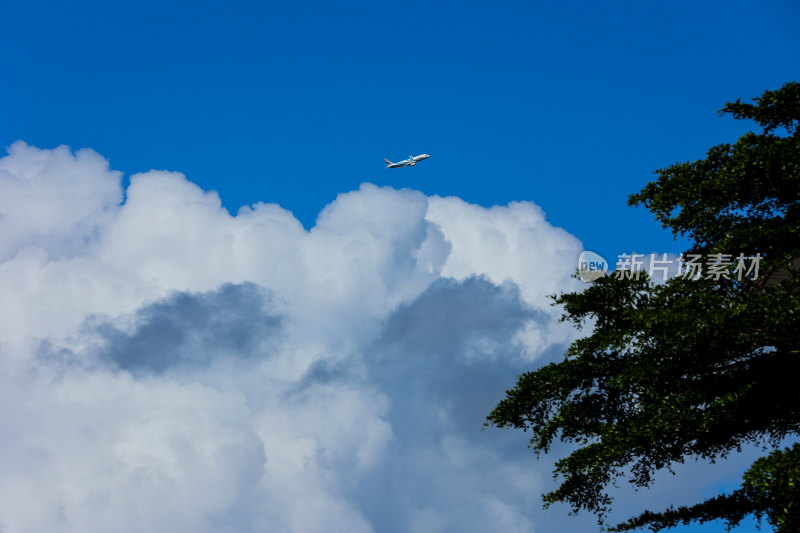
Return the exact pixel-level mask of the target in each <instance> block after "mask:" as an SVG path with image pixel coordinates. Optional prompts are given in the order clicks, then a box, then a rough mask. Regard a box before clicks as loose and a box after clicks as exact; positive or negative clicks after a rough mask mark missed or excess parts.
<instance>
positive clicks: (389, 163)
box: [383, 157, 394, 165]
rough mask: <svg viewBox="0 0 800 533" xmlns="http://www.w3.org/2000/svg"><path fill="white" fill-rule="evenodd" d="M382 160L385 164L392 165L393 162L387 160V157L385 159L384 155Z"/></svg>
mask: <svg viewBox="0 0 800 533" xmlns="http://www.w3.org/2000/svg"><path fill="white" fill-rule="evenodd" d="M383 161H384V162H385V163H386V164H387V165H393V164H394V163H392V162H391V161H389V160H388V159H386V158H385V157H384V158H383Z"/></svg>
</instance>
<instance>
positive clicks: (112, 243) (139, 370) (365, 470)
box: [0, 142, 591, 533]
mask: <svg viewBox="0 0 800 533" xmlns="http://www.w3.org/2000/svg"><path fill="white" fill-rule="evenodd" d="M122 198H123V191H122V189H121V180H120V174H119V173H118V172H115V171H111V170H109V167H108V163H107V162H106V161H105V160H104V159H103V158H102V157H101V156H100V155H98V154H96V153H95V152H93V151H91V150H80V151H77V152H74V153H73V152H72V151H71V150H70V149H68V148H66V147H59V148H56V149H52V150H41V149H38V148H34V147H31V146H28V145H26V144H24V143H21V142H20V143H16V144H14V145H12V147H11V148H10V149H9V155H7V156H6V157H4V158H2V159H0V229H2V232H1V233H0V301H2V302H3V306H2V308H0V370H1V371H2V372H0V400H2V402H3V405H4V409H3V410H2V411H1V412H0V436H2V440H3V454H0V529H1V530H2V531H4V532H7V533H11V532H14V533H17V532H19V533H27V532H39V531H70V532H71V531H75V532H78V531H79V532H89V533H91V532H94V531H111V530H113V531H120V532H126V531H153V532H159V531H197V532H204V531H209V532H211V531H213V532H220V531H221V532H227V531H229V532H234V531H235V532H248V531H253V532H255V531H271V532H281V531H287V532H289V531H291V532H318V531H326V532H327V531H348V532H362V531H363V532H372V531H381V532H392V531H421V532H425V531H431V532H440V531H459V532H467V531H487V530H504V531H509V532H512V531H531V530H536V529H540V528H541V527H543V525H546V530H548V531H558V530H564V531H571V530H575V528H576V524H585V523H586V520H585V519H583V518H581V519H577V521H575V520H573V521H566V522H563V523H561V522H559V523H554V522H553V521H552V519H550V518H547V517H546V516H544V515H541V509H540V504H539V499H538V493H540V492H541V491H542V490H544V489H545V488H546V487H547V486H548V485H547V483H548V480H549V478H550V474H549V471H550V465H549V464H548V463H543V464H538V465H537V464H536V463H534V462H532V460H531V457H530V454H529V452H528V451H527V449H526V448H525V435H524V434H520V433H518V432H502V431H497V430H489V431H481V427H482V423H483V420H484V418H485V416H486V414H488V412H489V411H490V410H491V408H492V407H493V406H494V405H495V404H496V402H497V401H498V400H500V399H501V398H502V396H503V391H504V390H505V389H507V388H509V387H510V386H512V385H513V382H514V379H515V376H516V375H517V374H518V373H520V372H523V371H525V370H527V369H529V368H531V367H532V365H535V364H536V360H537V359H538V360H541V361H544V360H548V359H549V358H552V357H557V356H558V355H559V354H560V353H561V352H562V351H563V348H564V347H565V345H566V343H568V342H569V341H570V339H571V338H572V336H573V335H574V332H573V331H572V330H571V329H569V327H568V326H567V325H565V324H563V323H559V322H558V321H557V314H558V312H559V311H558V310H557V309H553V308H551V307H550V305H549V303H550V302H549V300H547V299H546V298H545V295H547V294H551V293H554V292H559V291H561V290H572V289H575V288H578V287H580V286H581V285H580V282H578V281H576V280H574V279H572V278H570V274H571V273H572V272H574V270H575V267H576V261H577V257H578V255H579V253H580V251H581V246H580V242H579V241H578V240H577V239H576V238H575V237H573V236H571V235H569V234H568V233H567V232H565V231H564V230H562V229H559V228H555V227H553V226H551V225H550V224H549V223H548V222H547V220H546V219H545V216H544V214H543V212H542V211H541V209H539V208H538V207H537V206H536V205H535V204H532V203H529V202H518V203H513V204H510V205H508V206H495V207H491V208H484V207H480V206H476V205H471V204H468V203H466V202H463V201H462V200H460V199H458V198H440V197H435V196H434V197H427V196H425V195H424V194H422V193H420V192H418V191H412V190H407V189H402V190H397V189H393V188H390V187H376V186H374V185H371V184H364V185H362V186H361V187H360V188H359V189H358V190H356V191H351V192H347V193H343V194H341V195H339V196H338V197H337V198H336V199H335V200H334V201H333V202H332V203H331V204H330V205H328V206H327V207H326V208H325V209H324V210H323V211H322V212H321V213H320V215H319V217H318V219H317V223H316V225H315V226H314V227H313V228H312V229H311V230H309V231H306V230H305V229H304V228H303V227H302V225H301V224H300V223H299V222H298V221H297V220H296V219H295V218H294V217H293V216H292V214H291V213H290V212H288V211H286V210H285V209H283V208H281V207H280V206H278V205H275V204H267V203H257V204H254V205H252V206H248V207H243V208H242V209H240V210H239V211H238V212H237V213H236V214H235V215H232V214H231V213H229V212H228V211H227V210H225V209H224V208H223V207H222V204H221V202H220V199H219V197H218V196H217V194H216V193H215V192H209V191H204V190H202V189H200V188H199V187H197V186H196V185H194V184H193V183H191V182H190V181H188V180H187V179H186V178H185V177H184V176H183V175H182V174H179V173H175V172H162V171H150V172H146V173H142V174H137V175H134V176H132V177H131V180H130V186H129V187H128V189H127V190H126V191H125V195H124V198H125V201H124V202H122ZM542 480H544V482H543V481H542ZM589 521H591V519H589Z"/></svg>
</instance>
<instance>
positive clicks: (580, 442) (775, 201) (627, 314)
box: [488, 83, 800, 531]
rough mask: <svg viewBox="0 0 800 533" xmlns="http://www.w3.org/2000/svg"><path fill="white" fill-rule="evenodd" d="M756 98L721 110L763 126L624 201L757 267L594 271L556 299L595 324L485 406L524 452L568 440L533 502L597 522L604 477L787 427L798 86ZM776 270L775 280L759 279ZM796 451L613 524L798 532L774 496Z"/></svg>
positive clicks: (797, 286)
mask: <svg viewBox="0 0 800 533" xmlns="http://www.w3.org/2000/svg"><path fill="white" fill-rule="evenodd" d="M756 102H757V103H756V105H751V104H742V103H740V102H738V101H737V102H736V103H732V104H728V105H727V106H726V107H725V108H724V109H723V110H722V112H724V113H731V114H733V116H734V117H735V118H739V119H753V120H755V121H756V122H758V123H759V124H760V126H761V127H762V128H763V131H762V132H761V133H747V134H745V135H743V136H742V137H741V138H740V139H739V140H738V142H737V143H736V144H734V145H720V146H716V147H714V148H712V149H711V150H709V152H708V154H707V155H708V156H707V158H706V159H704V160H700V161H694V162H689V163H678V164H675V165H673V166H671V167H669V168H667V169H662V170H659V171H657V174H658V180H657V181H656V182H653V183H650V184H648V185H647V186H646V187H645V188H644V189H643V190H642V191H641V192H640V193H638V194H635V195H632V196H631V198H630V200H629V204H631V205H644V206H645V207H647V208H648V209H649V210H650V211H652V212H653V213H654V214H655V216H656V218H657V219H658V220H660V221H661V222H662V224H663V225H664V227H667V228H671V230H672V231H673V232H674V233H675V234H676V235H677V234H681V235H688V236H689V237H690V238H692V239H693V241H694V245H693V247H692V249H691V250H689V251H690V252H693V253H703V254H710V253H733V254H736V253H738V252H745V253H747V254H756V253H760V254H761V255H762V256H764V257H765V259H764V260H763V261H762V263H761V273H760V279H758V280H753V279H747V278H744V279H742V280H737V279H725V278H721V279H719V280H713V279H697V280H693V279H683V278H679V277H675V278H672V279H670V280H669V281H668V282H667V283H665V284H661V285H654V284H653V283H651V282H650V281H649V280H648V279H647V277H646V276H642V277H641V278H640V279H616V278H615V277H605V278H601V279H599V280H598V281H596V282H594V283H593V284H592V285H590V286H589V287H588V288H587V289H586V290H585V291H584V292H581V293H568V294H562V295H560V296H557V297H554V300H555V302H554V305H563V306H564V309H565V314H564V317H563V318H562V319H563V320H569V321H571V322H573V323H575V324H576V325H577V326H579V327H580V326H582V325H585V324H587V323H593V324H594V329H593V331H592V334H591V335H590V336H588V337H585V338H583V339H580V340H578V341H576V342H574V343H573V344H572V345H571V346H570V348H569V349H568V350H567V352H566V354H565V358H564V360H563V361H561V362H558V363H552V364H549V365H547V366H544V367H543V368H540V369H538V370H536V371H533V372H528V373H525V374H523V375H521V376H519V379H518V382H517V384H516V386H515V387H514V388H513V389H511V390H509V391H508V392H507V396H506V398H505V399H504V400H503V401H501V402H500V403H499V404H498V405H497V407H496V408H495V409H494V410H493V411H492V413H491V414H490V415H489V417H488V420H489V423H491V424H494V425H496V426H499V427H513V428H520V429H524V430H526V431H527V430H530V431H531V432H532V437H531V440H530V446H531V447H532V448H533V450H534V451H535V452H536V453H537V454H538V453H547V452H548V451H549V450H550V446H551V444H552V443H553V441H554V440H555V439H558V440H561V441H564V442H570V443H574V444H576V445H577V448H576V449H575V450H574V451H573V452H572V453H570V454H569V455H568V456H566V457H563V458H561V459H559V460H558V461H557V462H556V467H555V472H554V476H555V477H556V478H557V479H560V480H561V484H560V485H559V486H558V487H557V488H556V489H555V490H553V491H552V492H550V493H548V494H545V495H544V501H545V505H546V506H547V505H549V504H550V503H553V502H565V503H567V504H569V505H570V507H571V509H572V511H573V512H577V511H580V510H586V511H590V512H593V513H595V514H597V515H598V518H599V520H600V522H601V523H603V521H604V519H605V517H606V516H607V513H608V511H609V510H610V508H611V504H612V501H611V498H610V497H609V496H608V494H607V490H606V488H607V487H608V486H609V485H611V484H613V483H614V482H615V480H616V479H617V478H620V477H626V478H627V479H628V481H629V482H630V483H632V484H633V485H634V486H636V487H647V486H649V485H650V484H651V483H652V480H653V475H654V474H655V472H656V471H658V470H661V469H665V468H666V469H669V468H670V466H671V465H673V464H675V463H681V462H683V461H684V460H685V459H687V458H704V459H710V460H714V459H717V458H722V457H725V456H726V455H727V454H728V453H729V452H730V451H732V450H737V449H739V448H740V447H741V446H742V445H743V444H747V443H760V444H763V445H767V446H777V445H778V443H779V441H781V440H782V439H783V438H785V437H786V436H788V435H796V434H798V433H800V389H799V388H798V387H797V385H796V379H797V376H800V272H797V271H796V270H794V268H795V267H794V266H792V265H793V263H792V260H793V259H795V258H798V257H800V132H798V121H800V84H797V83H790V84H787V85H785V86H784V87H783V88H781V89H780V90H778V91H772V92H770V91H768V92H766V93H764V95H763V96H762V97H761V98H759V99H756ZM777 128H783V129H784V130H785V134H784V135H777V134H776V133H775V130H776V129H777ZM775 272H783V273H784V274H787V275H786V276H784V277H786V279H784V280H783V281H781V282H780V283H766V284H765V283H764V281H765V278H766V277H768V276H769V275H770V274H771V273H775ZM799 453H800V451H798V449H797V448H792V450H791V451H786V452H775V453H774V454H772V455H770V456H769V457H766V458H762V459H760V460H759V461H757V462H756V463H755V464H754V465H753V466H752V467H751V469H750V470H749V471H748V473H747V474H746V476H745V480H744V483H743V485H742V487H741V488H740V489H739V490H737V491H736V492H734V493H733V494H732V495H730V496H720V497H717V498H713V499H711V500H708V501H706V502H703V503H700V504H698V505H696V506H693V507H682V508H679V509H670V510H667V511H665V512H663V513H653V512H649V511H648V512H645V513H644V514H642V515H640V516H639V517H637V518H634V519H632V520H631V521H629V522H626V523H625V524H620V525H619V526H617V528H615V529H614V530H615V531H625V530H629V529H634V528H637V527H643V526H645V525H646V526H648V527H650V529H652V530H653V531H657V530H659V529H663V528H665V527H670V526H672V525H675V524H677V523H679V522H680V521H684V522H686V521H690V520H699V521H701V522H702V521H706V520H712V519H717V518H722V519H726V520H728V523H729V525H734V524H736V523H738V521H739V520H741V518H742V517H744V516H746V515H748V514H753V513H755V514H756V515H757V516H759V517H761V516H762V515H764V516H767V517H768V519H769V520H770V522H771V523H772V524H773V525H775V526H776V527H777V528H779V529H778V531H790V530H792V531H796V530H797V528H796V520H797V516H796V515H798V513H799V512H800V511H798V508H797V504H792V505H790V504H789V503H787V502H791V501H797V498H796V495H797V491H798V488H797V487H798V485H797V483H798V476H797V472H798V469H799V468H800V466H798V465H799V464H800V463H798V454H799ZM776 454H777V455H776ZM787 465H788V466H787ZM784 470H785V471H787V472H790V474H786V476H783V474H782V472H784ZM782 476H783V477H782ZM792 498H794V499H792ZM786 524H790V525H786ZM791 524H795V526H792V525H791ZM791 527H795V529H791ZM780 528H784V529H780ZM786 528H790V529H786Z"/></svg>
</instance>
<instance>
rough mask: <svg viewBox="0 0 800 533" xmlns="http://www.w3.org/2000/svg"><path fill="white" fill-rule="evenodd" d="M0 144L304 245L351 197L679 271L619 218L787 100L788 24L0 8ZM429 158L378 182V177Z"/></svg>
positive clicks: (394, 8) (676, 13) (234, 7)
mask: <svg viewBox="0 0 800 533" xmlns="http://www.w3.org/2000/svg"><path fill="white" fill-rule="evenodd" d="M0 9H2V13H1V14H2V22H0V24H2V35H0V39H1V41H0V43H2V46H3V49H4V50H6V53H5V54H4V59H3V71H4V75H3V78H4V79H5V82H4V83H3V84H2V85H1V86H0V97H2V99H3V101H4V102H5V103H6V105H4V106H3V109H2V111H0V113H2V115H0V143H2V144H3V145H8V144H10V143H11V142H13V141H15V140H17V139H23V140H25V141H26V142H28V143H30V144H34V145H36V146H41V147H52V146H55V145H58V144H67V145H69V146H72V147H75V148H78V147H85V146H88V147H92V148H94V149H95V150H97V151H98V152H99V153H101V154H103V155H104V156H106V157H108V158H109V159H110V161H111V164H112V166H113V167H114V168H116V169H120V170H122V171H124V172H126V173H127V174H130V173H133V172H138V171H143V170H149V169H151V168H157V169H170V170H179V171H181V172H183V173H185V174H186V175H187V176H188V177H189V178H190V179H191V180H193V181H195V182H196V183H198V184H200V185H201V186H202V187H204V188H208V189H216V190H217V191H219V192H220V195H221V197H222V199H223V201H224V202H225V205H226V206H227V207H229V208H230V209H232V210H234V211H235V210H236V209H238V207H239V206H240V205H247V204H252V203H254V202H256V201H266V202H276V203H279V204H280V205H282V206H284V207H286V208H287V209H289V210H291V211H292V212H293V213H294V214H295V215H296V216H297V217H298V218H299V220H300V221H301V222H302V223H303V224H304V225H305V226H306V227H310V226H312V225H313V224H314V220H315V218H316V215H317V213H318V212H319V210H320V209H321V208H322V207H323V206H324V205H326V204H327V203H329V202H330V201H332V200H333V199H334V198H335V195H336V194H337V193H339V192H342V191H347V190H351V189H354V188H356V187H357V186H358V185H359V184H360V183H361V182H364V181H369V182H372V183H376V184H379V185H383V184H389V185H392V186H395V187H410V188H414V189H418V190H421V191H423V192H425V193H426V194H438V195H456V196H459V197H461V198H463V199H465V200H467V201H470V202H475V203H479V204H481V205H493V204H505V203H507V202H509V201H514V200H532V201H534V202H536V203H537V204H538V205H540V206H541V207H542V208H543V209H544V210H545V212H546V213H547V216H548V219H549V220H550V221H552V223H553V224H555V225H557V226H562V227H564V228H565V229H567V230H568V231H570V232H571V233H573V234H574V235H577V236H578V237H579V238H580V239H581V240H582V241H583V242H584V245H585V246H586V247H587V248H589V249H594V250H596V251H599V252H601V254H604V255H612V256H613V255H615V254H617V253H621V252H623V251H627V250H634V249H636V250H639V251H664V252H667V251H680V248H681V247H680V246H678V245H676V244H673V243H672V241H671V238H670V237H669V236H668V235H666V234H665V233H664V232H662V231H661V228H660V227H659V225H658V224H656V223H655V222H651V217H650V216H649V214H648V213H646V212H645V211H644V210H643V209H630V208H627V207H626V206H625V200H626V199H627V196H628V195H629V194H631V193H633V192H636V191H638V190H639V189H640V188H641V187H642V186H643V185H644V184H645V183H646V182H647V181H648V180H650V179H652V177H653V174H652V172H653V171H654V170H655V169H658V168H663V167H665V166H667V165H669V164H671V163H673V162H676V161H682V160H689V159H694V158H699V157H701V156H702V155H703V154H704V151H705V150H706V149H707V148H709V147H710V146H712V145H715V144H718V143H721V142H725V141H732V140H735V138H736V137H737V136H738V135H739V134H740V133H741V132H742V131H743V129H744V128H746V127H747V126H744V125H742V124H738V123H736V121H734V120H732V119H730V118H719V117H718V116H717V114H716V111H717V110H718V109H719V108H720V107H722V105H723V104H724V103H725V102H727V101H730V100H734V99H735V98H738V97H741V98H743V99H749V98H752V97H754V96H757V95H759V94H760V93H761V92H762V91H764V90H766V89H774V88H777V87H779V86H780V85H781V84H782V83H784V82H786V81H789V80H791V79H793V78H794V77H795V76H796V72H797V62H796V57H797V54H798V52H800V37H798V34H797V32H796V31H794V30H795V29H796V22H797V19H798V15H799V13H798V11H799V10H800V8H798V6H797V5H796V3H793V2H788V1H784V2H767V3H759V4H756V3H747V2H733V3H731V2H700V3H698V2H669V3H666V4H664V3H661V4H653V3H642V2H620V3H617V2H613V3H608V2H579V3H575V4H571V5H570V6H568V7H567V6H559V5H557V4H550V3H548V4H543V3H534V2H529V3H525V2H519V3H510V4H502V5H496V4H489V3H472V2H469V3H464V2H441V3H434V4H428V3H419V4H414V3H410V4H402V5H400V4H397V5H391V4H380V5H376V4H374V3H363V4H359V3H322V2H298V3H272V2H264V3H247V2H244V3H243V2H232V3H229V4H226V5H224V6H223V5H220V4H218V3H208V2H193V3H191V4H189V3H187V4H179V3H175V4H172V3H167V5H163V4H162V3H154V2H138V3H135V4H118V3H107V2H79V3H77V4H63V3H59V2H37V1H32V2H14V3H6V4H5V5H4V6H3V7H2V8H0ZM420 152H427V153H431V154H433V157H432V158H431V159H430V160H429V161H426V162H425V165H420V166H419V167H418V168H415V169H403V170H401V171H393V172H389V171H387V170H384V168H383V165H382V164H381V158H382V157H388V158H390V159H393V160H394V159H400V158H404V157H405V156H407V155H408V154H409V153H415V154H416V153H420Z"/></svg>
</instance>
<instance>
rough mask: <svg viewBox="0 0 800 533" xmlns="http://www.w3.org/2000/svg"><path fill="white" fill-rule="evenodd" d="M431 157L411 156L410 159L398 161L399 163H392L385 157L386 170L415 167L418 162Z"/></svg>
mask: <svg viewBox="0 0 800 533" xmlns="http://www.w3.org/2000/svg"><path fill="white" fill-rule="evenodd" d="M429 157H430V155H428V154H419V155H410V156H408V159H403V160H402V161H398V162H397V163H392V162H391V161H389V160H388V159H386V158H385V157H384V158H383V160H384V161H385V162H386V168H400V167H413V166H414V165H416V164H417V161H422V160H423V159H428V158H429Z"/></svg>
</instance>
